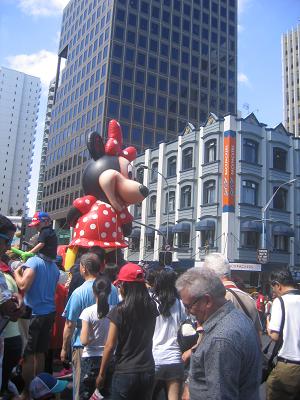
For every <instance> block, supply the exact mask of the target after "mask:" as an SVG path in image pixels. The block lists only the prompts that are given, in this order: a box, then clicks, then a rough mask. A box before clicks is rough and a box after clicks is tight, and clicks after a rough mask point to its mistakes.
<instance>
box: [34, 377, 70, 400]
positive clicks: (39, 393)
mask: <svg viewBox="0 0 300 400" xmlns="http://www.w3.org/2000/svg"><path fill="white" fill-rule="evenodd" d="M67 385H68V381H63V380H58V379H56V378H54V377H53V376H52V375H50V374H48V373H46V372H42V373H40V374H38V375H37V376H36V377H35V378H34V379H33V380H32V381H31V383H30V386H29V392H30V398H32V399H34V400H46V399H55V394H56V393H61V392H63V391H64V390H65V388H66V387H67Z"/></svg>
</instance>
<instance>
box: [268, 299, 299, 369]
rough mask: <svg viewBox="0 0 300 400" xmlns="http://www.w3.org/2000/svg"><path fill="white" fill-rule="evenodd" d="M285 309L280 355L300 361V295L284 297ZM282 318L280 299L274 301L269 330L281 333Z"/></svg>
mask: <svg viewBox="0 0 300 400" xmlns="http://www.w3.org/2000/svg"><path fill="white" fill-rule="evenodd" d="M282 299H283V302H284V308H285V322H284V327H283V345H282V347H281V349H280V350H279V353H278V355H279V356H280V357H283V358H286V359H287V360H291V361H300V295H295V294H286V295H283V296H282ZM281 318H282V312H281V304H280V301H279V299H275V300H274V301H273V305H272V310H271V320H270V324H269V329H271V330H272V331H275V332H279V331H280V323H281Z"/></svg>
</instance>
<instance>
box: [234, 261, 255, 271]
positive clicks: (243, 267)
mask: <svg viewBox="0 0 300 400" xmlns="http://www.w3.org/2000/svg"><path fill="white" fill-rule="evenodd" d="M230 269H231V271H252V272H253V271H256V272H260V271H261V265H260V264H244V263H230Z"/></svg>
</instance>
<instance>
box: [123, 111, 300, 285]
mask: <svg viewBox="0 0 300 400" xmlns="http://www.w3.org/2000/svg"><path fill="white" fill-rule="evenodd" d="M299 161H300V138H295V137H294V136H293V135H291V134H290V133H288V132H287V131H286V129H285V128H284V126H283V125H282V124H279V125H278V126H276V127H274V128H268V127H267V126H266V125H265V124H263V123H260V122H259V121H258V120H257V118H256V117H255V115H254V114H250V115H248V116H247V117H246V118H237V117H236V116H234V115H227V116H225V117H224V118H217V117H216V116H215V115H213V114H211V115H210V116H209V118H208V119H207V121H206V122H205V123H204V124H203V126H202V127H201V128H200V129H195V130H190V129H188V130H186V132H185V133H184V134H183V135H180V136H179V137H178V140H174V141H172V142H168V143H161V144H160V145H159V146H158V147H156V148H153V149H147V150H146V151H145V153H144V154H141V155H140V156H138V157H137V159H136V160H135V161H134V169H133V170H134V174H135V178H136V179H137V180H138V181H140V182H141V183H143V184H144V185H146V186H147V187H148V188H149V196H148V197H147V198H146V199H145V200H144V201H143V202H142V203H141V205H135V206H131V207H130V208H131V209H130V211H131V213H132V215H133V216H134V222H133V230H132V233H131V235H130V238H129V248H128V249H126V253H125V259H128V260H130V261H135V262H138V261H140V260H144V261H147V262H151V263H156V264H157V263H158V261H159V258H160V257H159V254H160V252H161V251H162V250H164V249H165V245H166V244H168V245H169V246H171V248H172V253H173V265H174V266H175V267H176V268H180V269H183V268H188V267H191V266H194V265H196V266H197V265H201V262H202V261H203V260H204V257H205V255H206V254H208V253H210V252H216V251H217V252H221V253H223V254H225V255H226V256H227V258H228V259H229V261H230V263H231V268H232V269H233V270H235V271H238V272H237V274H240V273H241V274H242V277H243V281H244V283H246V284H248V285H249V286H258V283H259V275H260V278H262V279H263V281H264V282H267V281H268V280H267V276H268V274H269V272H270V271H271V270H272V269H276V268H282V266H290V267H294V269H295V271H296V270H297V271H299V272H300V251H299V250H300V246H299V239H300V236H299V235H300V231H299V223H300V219H299V215H300V214H299V213H300V203H299V201H298V198H299V190H300V180H299V179H297V177H298V176H300V175H299V174H300V163H299ZM264 208H265V210H264ZM264 211H265V212H264ZM258 249H266V250H267V252H268V259H264V260H261V261H267V263H266V264H264V263H261V262H260V261H258V259H257V256H258V253H257V250H258ZM265 253H266V252H265ZM259 273H260V274H259Z"/></svg>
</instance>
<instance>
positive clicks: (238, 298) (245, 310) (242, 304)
mask: <svg viewBox="0 0 300 400" xmlns="http://www.w3.org/2000/svg"><path fill="white" fill-rule="evenodd" d="M225 289H226V290H227V291H228V292H230V293H231V294H233V296H234V297H235V298H236V299H237V301H238V303H239V305H240V306H241V307H242V310H243V311H244V313H245V314H246V315H247V317H249V318H250V319H251V320H252V317H251V315H250V313H249V311H248V310H247V308H246V306H245V304H244V303H243V302H242V300H241V299H240V297H239V295H238V294H237V293H236V292H235V291H234V290H232V289H230V288H225Z"/></svg>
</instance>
